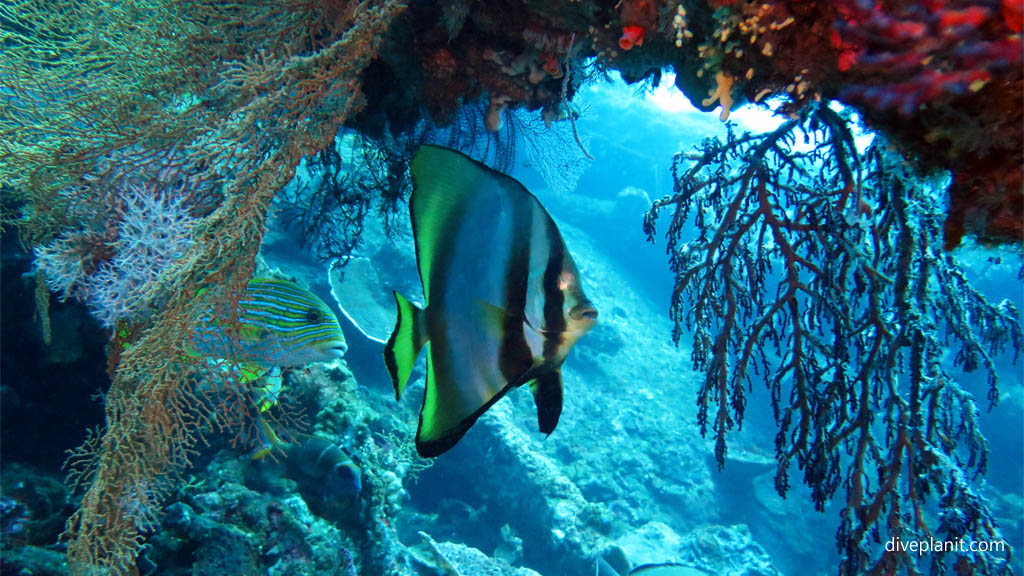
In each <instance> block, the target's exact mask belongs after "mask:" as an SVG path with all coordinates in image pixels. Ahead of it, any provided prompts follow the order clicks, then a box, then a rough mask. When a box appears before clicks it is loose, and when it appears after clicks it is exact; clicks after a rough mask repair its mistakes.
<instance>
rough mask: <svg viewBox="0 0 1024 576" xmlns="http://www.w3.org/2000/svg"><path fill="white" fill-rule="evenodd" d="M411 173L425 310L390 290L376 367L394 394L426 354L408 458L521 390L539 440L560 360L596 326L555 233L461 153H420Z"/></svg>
mask: <svg viewBox="0 0 1024 576" xmlns="http://www.w3.org/2000/svg"><path fill="white" fill-rule="evenodd" d="M410 171H411V173H412V180H413V193H412V196H411V197H410V199H409V214H410V218H411V219H412V229H413V239H414V241H415V244H416V261H417V266H418V268H419V273H420V281H421V282H422V284H423V295H424V299H425V303H424V304H425V305H424V307H423V308H420V307H419V306H417V305H415V304H413V303H412V302H410V301H409V300H408V299H406V298H405V297H404V296H402V295H401V294H399V293H398V292H394V297H395V302H396V303H397V305H398V320H397V321H396V323H395V328H394V331H393V332H392V333H391V337H390V339H389V340H388V343H387V346H386V348H385V349H384V360H385V362H386V364H387V367H388V371H389V372H390V373H391V379H392V381H393V383H394V387H395V397H396V398H400V397H401V395H402V391H403V390H404V389H405V385H406V383H407V382H408V380H409V375H410V374H411V373H412V368H413V364H414V363H415V362H416V358H417V356H419V353H420V350H421V349H422V348H424V347H426V348H427V382H426V393H425V394H424V398H423V405H422V407H421V408H420V417H419V428H418V430H417V432H416V449H417V451H418V452H419V454H420V455H421V456H424V457H432V456H438V455H440V454H443V453H444V452H446V451H447V450H448V449H450V448H451V447H452V446H454V445H455V444H456V443H457V442H458V441H459V439H461V438H462V436H463V435H464V434H465V433H466V432H467V431H468V430H469V428H470V427H471V426H472V425H473V423H474V422H476V420H477V418H479V417H480V416H481V415H482V414H483V413H484V412H486V411H487V409H488V408H490V407H491V405H493V404H494V403H495V402H497V401H498V400H499V399H501V397H502V396H503V395H505V393H506V392H508V391H509V390H510V389H512V388H514V387H516V386H523V385H529V386H530V389H531V391H532V392H533V398H534V402H535V403H536V406H537V420H538V424H539V427H540V431H541V432H543V433H545V434H550V433H551V432H552V431H553V430H554V429H555V426H556V425H557V424H558V418H559V416H560V415H561V413H562V374H561V366H562V362H563V361H564V360H565V357H566V355H567V354H568V353H569V349H570V348H572V346H573V345H574V344H575V343H576V341H577V340H579V339H580V337H581V336H583V334H585V333H586V332H587V331H588V330H590V329H591V328H592V327H593V326H594V324H595V322H596V321H597V310H596V309H595V308H594V306H593V304H592V303H591V302H590V300H589V299H587V297H586V296H585V295H584V293H583V289H582V287H581V286H580V274H579V270H578V269H577V267H576V263H575V262H573V259H572V256H571V255H570V254H569V251H568V249H567V248H566V246H565V242H564V241H563V240H562V235H561V234H560V233H559V231H558V227H557V226H555V222H554V221H553V220H552V219H551V216H550V215H548V213H547V211H545V210H544V207H543V206H541V204H540V202H538V201H537V199H536V198H535V197H534V196H533V194H531V193H530V192H529V191H528V190H527V189H526V188H525V187H524V186H523V185H522V184H520V183H519V182H518V181H516V180H515V179H514V178H512V177H510V176H507V175H505V174H502V173H500V172H496V171H494V170H492V169H490V168H488V167H487V166H485V165H483V164H481V163H479V162H477V161H475V160H473V159H471V158H469V157H468V156H466V155H464V154H462V153H460V152H456V151H454V150H448V149H446V148H440V147H437V146H429V145H425V146H422V147H421V148H420V149H419V150H418V151H417V152H416V155H415V156H414V157H413V159H412V163H411V165H410Z"/></svg>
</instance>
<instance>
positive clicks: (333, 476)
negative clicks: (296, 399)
mask: <svg viewBox="0 0 1024 576" xmlns="http://www.w3.org/2000/svg"><path fill="white" fill-rule="evenodd" d="M259 423H260V431H261V436H262V437H263V446H264V447H263V449H262V450H260V451H258V452H256V453H255V454H254V455H253V458H254V459H259V458H263V457H264V456H266V455H268V454H270V453H271V452H272V451H275V450H278V451H280V452H283V453H284V455H285V460H286V463H287V466H288V471H289V475H290V476H292V478H294V479H295V480H296V481H299V482H303V483H305V484H307V485H308V486H311V487H313V488H315V489H316V490H317V492H319V493H320V494H321V495H322V496H324V497H325V498H345V497H349V496H355V495H357V494H359V493H360V492H362V491H363V480H362V471H361V470H360V469H359V466H356V463H355V462H353V461H352V459H351V458H350V457H349V455H348V454H347V453H346V452H345V451H344V450H343V449H342V448H341V447H340V446H338V445H337V444H335V443H334V442H332V441H330V440H328V439H326V438H323V437H322V436H312V435H309V434H292V435H289V436H291V437H293V439H294V441H291V442H288V441H285V440H282V439H281V438H280V437H279V436H278V435H277V433H275V432H274V430H273V428H271V427H270V425H269V424H268V423H267V422H266V420H264V419H262V418H261V419H260V422H259Z"/></svg>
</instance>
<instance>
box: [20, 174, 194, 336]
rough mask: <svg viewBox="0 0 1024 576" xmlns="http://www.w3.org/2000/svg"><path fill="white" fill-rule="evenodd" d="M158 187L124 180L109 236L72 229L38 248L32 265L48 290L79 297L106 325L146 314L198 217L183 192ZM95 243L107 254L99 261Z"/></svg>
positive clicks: (187, 244) (182, 252)
mask: <svg viewBox="0 0 1024 576" xmlns="http://www.w3.org/2000/svg"><path fill="white" fill-rule="evenodd" d="M162 188H163V187H162V186H161V185H159V184H150V185H132V184H128V185H125V186H124V187H123V188H122V189H121V190H120V191H118V192H117V193H116V195H115V198H116V207H115V208H114V210H113V212H114V213H113V215H112V216H111V218H112V219H113V220H114V221H116V222H117V224H116V228H115V232H116V238H115V239H114V240H112V241H107V242H104V241H103V240H102V239H100V238H98V237H97V236H96V235H94V234H89V233H83V232H71V233H65V234H62V235H61V236H60V237H58V238H57V239H55V240H53V241H52V242H50V243H49V244H47V245H45V246H42V247H37V248H36V249H35V256H36V266H37V268H38V269H39V270H41V271H42V272H43V273H44V274H45V276H46V282H47V284H48V286H49V287H50V290H51V291H54V292H59V293H60V294H61V295H62V298H67V297H69V296H71V297H74V298H76V299H78V300H80V301H82V302H83V303H85V304H86V305H87V306H88V307H89V310H90V311H91V312H92V315H93V316H94V317H95V318H96V319H97V320H99V321H100V322H101V323H103V325H104V326H106V327H108V328H110V327H113V326H114V325H115V324H116V323H117V322H118V321H119V320H123V319H129V318H136V317H139V316H140V315H143V316H144V315H146V314H147V313H148V312H149V311H150V310H151V308H152V305H153V304H154V300H155V298H156V297H157V295H158V294H157V288H158V286H159V279H160V276H161V275H162V274H164V273H165V272H166V271H167V270H169V269H170V268H171V267H173V266H174V264H175V263H176V262H178V261H179V260H180V259H181V258H182V257H183V256H184V255H185V253H186V252H187V251H188V249H189V247H190V246H191V245H192V242H193V240H192V228H193V227H194V226H195V223H196V221H197V220H196V219H195V218H194V217H192V216H191V215H190V214H189V211H188V207H187V196H185V195H182V194H177V193H175V191H173V190H172V191H165V190H163V189H162ZM97 247H100V248H102V249H103V250H102V251H106V252H109V253H110V254H111V255H110V257H109V258H108V259H102V260H101V261H100V262H99V263H98V264H96V263H95V259H96V251H97V250H96V248H97Z"/></svg>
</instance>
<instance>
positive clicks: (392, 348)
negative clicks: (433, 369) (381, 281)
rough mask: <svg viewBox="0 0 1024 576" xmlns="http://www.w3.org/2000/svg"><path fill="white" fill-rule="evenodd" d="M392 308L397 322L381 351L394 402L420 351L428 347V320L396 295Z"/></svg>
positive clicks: (422, 313) (401, 297) (421, 310)
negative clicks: (396, 313)
mask: <svg viewBox="0 0 1024 576" xmlns="http://www.w3.org/2000/svg"><path fill="white" fill-rule="evenodd" d="M392 294H394V295H395V304H396V305H397V306H398V319H397V320H396V321H395V329H394V331H392V332H391V338H389V339H388V344H387V346H385V347H384V363H385V364H387V367H388V372H389V373H390V374H391V381H392V384H393V385H394V387H395V398H396V399H398V398H401V397H402V392H403V391H404V390H405V385H406V384H407V383H408V382H409V375H410V374H412V367H413V365H415V364H416V358H417V357H418V356H419V355H420V350H422V349H423V345H424V344H426V343H427V340H428V337H427V320H426V317H425V314H424V311H423V309H422V308H420V307H418V306H416V305H415V304H413V303H412V302H409V300H408V299H407V298H406V297H405V296H402V295H401V294H399V293H398V292H392Z"/></svg>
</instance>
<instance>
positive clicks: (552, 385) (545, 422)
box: [530, 370, 562, 434]
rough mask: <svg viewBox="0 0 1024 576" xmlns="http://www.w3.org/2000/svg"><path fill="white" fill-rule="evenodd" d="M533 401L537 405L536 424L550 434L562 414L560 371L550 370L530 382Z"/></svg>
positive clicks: (542, 430)
mask: <svg viewBox="0 0 1024 576" xmlns="http://www.w3.org/2000/svg"><path fill="white" fill-rule="evenodd" d="M530 391H531V392H533V403H534V404H536V405H537V424H538V425H539V426H540V431H541V432H543V433H544V434H551V433H552V432H554V431H555V426H557V425H558V418H559V416H561V415H562V372H561V371H560V370H551V371H550V372H544V373H543V374H541V375H539V376H537V377H536V378H535V379H534V380H533V381H532V382H530Z"/></svg>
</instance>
